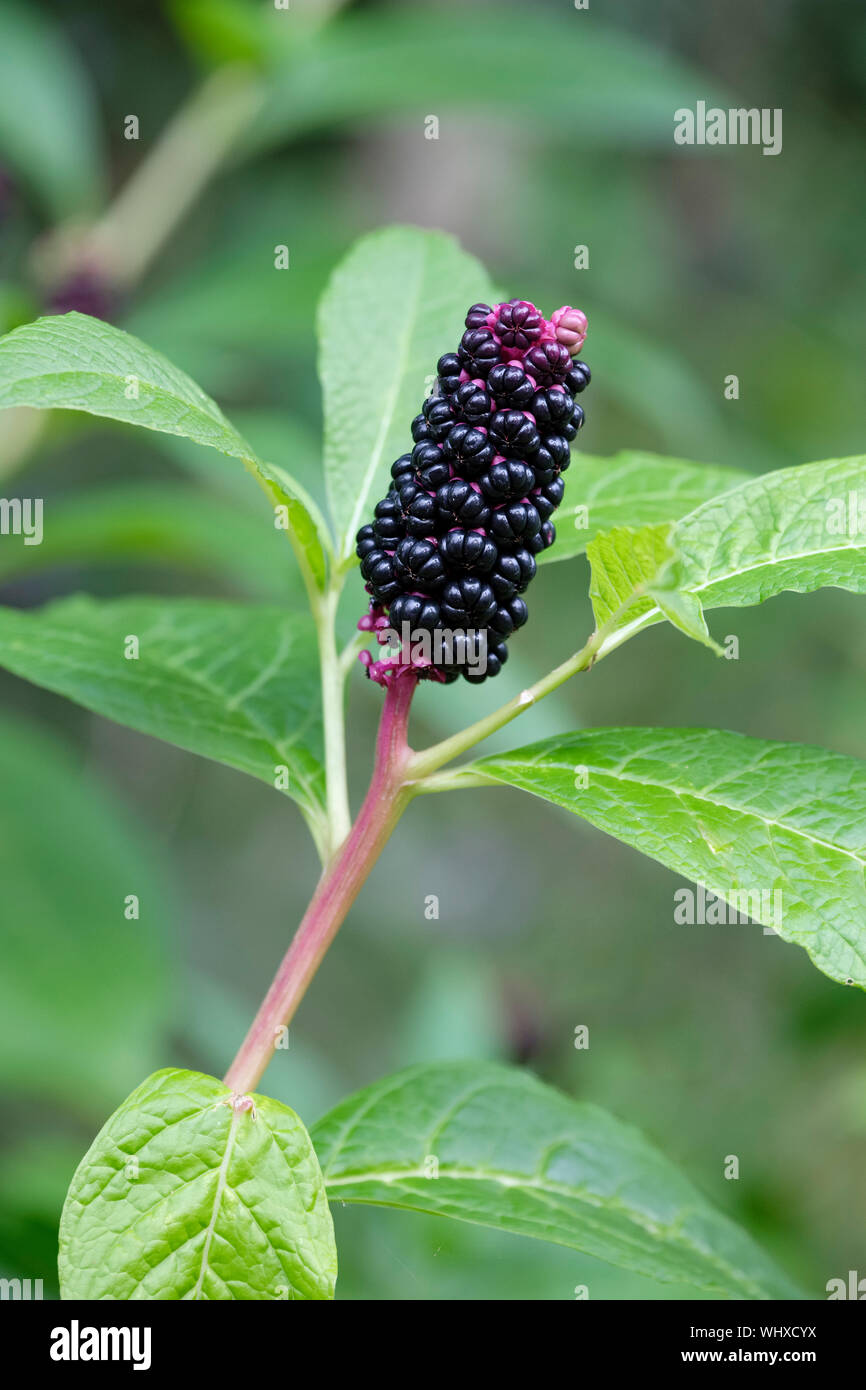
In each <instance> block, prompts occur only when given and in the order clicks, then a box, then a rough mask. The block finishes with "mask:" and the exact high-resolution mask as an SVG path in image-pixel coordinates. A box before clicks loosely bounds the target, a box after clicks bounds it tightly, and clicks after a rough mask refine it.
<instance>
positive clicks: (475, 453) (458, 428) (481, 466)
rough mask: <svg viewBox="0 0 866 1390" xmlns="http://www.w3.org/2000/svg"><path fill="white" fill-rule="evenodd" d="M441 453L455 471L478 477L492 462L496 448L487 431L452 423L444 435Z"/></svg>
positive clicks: (466, 475)
mask: <svg viewBox="0 0 866 1390" xmlns="http://www.w3.org/2000/svg"><path fill="white" fill-rule="evenodd" d="M442 453H443V454H444V456H445V458H447V459H448V462H449V463H450V464H451V466H452V467H453V469H454V471H455V472H457V473H462V474H463V476H464V477H466V478H478V477H480V475H481V474H482V473H483V472H484V471H485V470H486V469H487V468H488V467H489V466H490V464H491V463H492V462H493V459H494V456H495V453H496V450H495V449H494V448H493V445H492V444H491V443H490V441H489V439H488V438H487V431H486V430H484V429H476V428H475V426H474V425H467V424H459V425H453V426H452V427H451V429H450V430H449V431H448V433H447V434H446V436H445V440H444V443H443V445H442Z"/></svg>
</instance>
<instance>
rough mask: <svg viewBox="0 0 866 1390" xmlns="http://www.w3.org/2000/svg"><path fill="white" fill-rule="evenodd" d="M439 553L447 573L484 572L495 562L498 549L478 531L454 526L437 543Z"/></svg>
mask: <svg viewBox="0 0 866 1390" xmlns="http://www.w3.org/2000/svg"><path fill="white" fill-rule="evenodd" d="M439 554H440V555H441V557H442V560H443V562H444V565H445V568H446V570H447V571H448V573H449V574H452V575H454V576H458V575H460V574H486V573H487V571H488V570H491V569H492V568H493V566H494V565H495V564H496V561H497V559H498V557H499V551H498V549H497V547H496V546H495V545H494V544H493V541H491V540H490V539H489V537H488V536H485V535H483V534H482V532H480V531H466V530H462V529H461V528H460V527H455V528H454V530H453V531H447V532H446V533H445V535H444V536H443V537H442V540H441V541H440V543H439Z"/></svg>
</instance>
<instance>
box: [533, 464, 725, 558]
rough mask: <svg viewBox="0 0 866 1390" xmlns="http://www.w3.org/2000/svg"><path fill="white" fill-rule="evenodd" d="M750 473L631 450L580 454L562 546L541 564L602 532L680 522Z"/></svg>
mask: <svg viewBox="0 0 866 1390" xmlns="http://www.w3.org/2000/svg"><path fill="white" fill-rule="evenodd" d="M748 478H749V474H748V473H744V472H742V471H741V470H740V469H738V468H719V467H717V466H715V465H713V464H708V463H689V462H688V461H687V460H686V459H670V458H660V457H659V456H658V455H657V454H646V453H641V452H639V451H636V450H632V449H626V450H623V451H622V452H621V453H619V454H615V455H614V456H613V458H597V457H594V456H590V455H589V454H577V455H576V457H575V458H574V460H573V462H572V465H571V468H570V469H569V470H568V472H567V473H566V474H565V478H564V482H565V496H564V497H563V499H562V505H561V507H560V508H559V509H558V511H557V513H556V544H555V545H553V546H551V547H550V549H549V550H545V551H543V552H542V553H541V555H539V557H538V563H539V564H540V565H543V564H550V563H552V562H553V561H556V560H570V559H572V558H573V557H574V556H575V555H582V554H583V552H584V551H585V550H586V547H587V543H588V542H589V541H591V540H593V538H594V537H595V536H597V535H598V534H599V532H601V531H611V530H613V528H614V527H617V526H647V525H651V524H654V523H659V522H665V521H668V522H670V521H678V520H679V518H680V517H682V516H686V515H687V514H688V513H689V512H691V511H693V510H694V509H695V507H697V506H699V505H700V504H701V503H702V502H706V501H709V500H710V499H711V498H714V497H717V496H719V495H720V494H721V493H723V492H727V491H729V490H730V489H731V488H733V487H736V486H737V485H738V484H740V483H743V482H746V481H747V480H748Z"/></svg>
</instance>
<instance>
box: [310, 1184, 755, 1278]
mask: <svg viewBox="0 0 866 1390" xmlns="http://www.w3.org/2000/svg"><path fill="white" fill-rule="evenodd" d="M442 1178H447V1179H452V1180H453V1181H455V1182H464V1181H466V1182H495V1183H499V1184H500V1186H502V1187H510V1188H514V1187H516V1188H520V1189H521V1190H524V1191H532V1192H537V1193H539V1194H540V1195H542V1196H547V1197H553V1198H563V1199H567V1200H568V1201H571V1202H578V1203H582V1204H583V1205H585V1206H586V1207H588V1208H590V1209H591V1210H593V1211H618V1212H619V1213H620V1214H621V1215H623V1216H625V1217H626V1219H627V1220H628V1221H630V1222H631V1223H632V1224H633V1225H634V1226H635V1227H636V1228H637V1229H638V1230H639V1231H643V1232H644V1233H645V1234H646V1235H647V1236H650V1237H651V1238H653V1239H659V1238H662V1239H663V1240H669V1241H672V1242H674V1243H676V1244H679V1245H680V1246H682V1247H683V1248H684V1249H686V1250H688V1251H689V1252H691V1253H692V1254H693V1255H697V1256H699V1257H700V1258H701V1259H703V1260H705V1261H706V1262H707V1263H708V1264H709V1265H711V1266H713V1267H714V1268H716V1269H717V1270H719V1271H720V1272H721V1273H723V1274H725V1275H726V1276H727V1277H728V1280H729V1281H731V1282H734V1283H736V1284H737V1285H738V1286H739V1287H741V1288H748V1289H750V1290H751V1291H752V1293H753V1294H756V1295H757V1296H758V1297H764V1296H765V1290H763V1289H762V1288H761V1286H760V1285H759V1284H757V1283H756V1282H755V1281H754V1280H753V1279H752V1278H751V1277H750V1276H749V1275H747V1274H745V1273H742V1272H740V1271H738V1270H737V1269H735V1268H734V1266H733V1265H730V1264H728V1263H727V1261H725V1260H723V1259H722V1257H721V1256H720V1255H718V1254H717V1253H716V1252H715V1251H712V1250H707V1249H705V1248H703V1247H701V1246H700V1245H697V1244H695V1242H694V1241H692V1240H690V1239H689V1238H688V1237H687V1236H686V1235H684V1234H683V1233H682V1231H680V1230H678V1229H677V1225H680V1224H681V1223H682V1221H683V1220H684V1219H685V1217H686V1216H687V1215H688V1214H689V1211H695V1212H697V1213H698V1215H700V1214H701V1208H700V1207H693V1208H689V1207H683V1208H681V1209H680V1210H679V1213H678V1216H677V1225H674V1226H662V1225H657V1224H655V1223H651V1222H649V1221H645V1220H642V1219H641V1215H640V1213H639V1212H638V1211H636V1210H635V1208H634V1207H630V1206H628V1205H626V1203H624V1202H622V1201H621V1200H619V1199H617V1198H615V1197H614V1198H609V1197H602V1196H599V1195H596V1194H593V1193H591V1192H589V1191H588V1190H586V1189H580V1188H575V1187H569V1186H567V1185H566V1184H565V1183H555V1182H552V1181H551V1180H550V1179H542V1178H539V1177H538V1176H536V1175H533V1176H531V1177H526V1176H525V1175H522V1174H513V1173H505V1172H499V1171H495V1170H492V1169H488V1170H485V1169H473V1168H458V1167H447V1166H443V1165H442V1164H441V1163H440V1165H439V1167H438V1170H437V1179H436V1181H441V1180H442ZM413 1179H419V1180H424V1181H427V1182H429V1181H431V1179H430V1176H429V1174H428V1173H426V1172H425V1171H424V1169H423V1168H408V1169H397V1170H395V1169H382V1170H365V1171H362V1172H360V1173H349V1174H344V1175H343V1176H341V1177H339V1178H329V1177H327V1176H325V1187H326V1188H327V1189H328V1191H329V1192H330V1189H331V1188H341V1187H351V1186H359V1185H363V1184H365V1183H369V1184H373V1183H382V1184H383V1185H385V1186H388V1185H391V1184H394V1183H397V1184H399V1183H400V1182H408V1181H411V1180H413ZM340 1200H342V1201H347V1200H348V1201H351V1200H352V1198H351V1197H349V1198H345V1197H343V1198H341V1199H340ZM375 1204H376V1205H384V1204H383V1203H375ZM395 1205H397V1204H396V1203H395ZM722 1219H723V1218H722ZM483 1224H490V1225H493V1224H494V1222H493V1221H490V1222H487V1223H483ZM602 1234H605V1233H604V1230H603V1228H602ZM617 1234H618V1238H620V1239H623V1238H624V1237H625V1234H626V1233H624V1232H619V1233H617ZM558 1243H559V1242H558ZM571 1248H575V1247H571ZM639 1249H640V1250H641V1252H642V1253H643V1254H647V1250H646V1247H645V1246H643V1245H641V1246H639ZM649 1253H650V1254H652V1251H650V1252H649ZM600 1258H603V1257H600Z"/></svg>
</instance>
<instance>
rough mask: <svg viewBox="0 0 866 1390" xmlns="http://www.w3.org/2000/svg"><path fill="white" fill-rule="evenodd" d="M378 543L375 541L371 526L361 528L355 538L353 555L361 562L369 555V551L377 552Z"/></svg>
mask: <svg viewBox="0 0 866 1390" xmlns="http://www.w3.org/2000/svg"><path fill="white" fill-rule="evenodd" d="M378 549H379V543H378V541H377V540H376V537H375V534H374V532H373V528H372V526H362V527H361V529H360V531H359V532H358V534H357V536H356V537H355V554H356V555H357V557H358V559H359V560H363V559H364V557H365V556H367V555H369V554H370V552H371V550H378Z"/></svg>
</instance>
